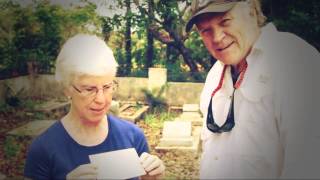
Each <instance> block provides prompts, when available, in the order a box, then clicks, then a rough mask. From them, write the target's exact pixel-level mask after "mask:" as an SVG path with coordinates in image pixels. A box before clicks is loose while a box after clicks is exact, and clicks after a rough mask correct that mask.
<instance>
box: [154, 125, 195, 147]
mask: <svg viewBox="0 0 320 180" xmlns="http://www.w3.org/2000/svg"><path fill="white" fill-rule="evenodd" d="M191 130H192V128H191V122H187V121H165V122H164V126H163V133H162V138H161V139H160V143H159V146H164V147H165V146H192V137H191Z"/></svg>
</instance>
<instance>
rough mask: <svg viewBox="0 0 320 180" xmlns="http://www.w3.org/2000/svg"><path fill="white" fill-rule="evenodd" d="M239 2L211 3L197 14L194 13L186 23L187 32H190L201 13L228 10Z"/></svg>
mask: <svg viewBox="0 0 320 180" xmlns="http://www.w3.org/2000/svg"><path fill="white" fill-rule="evenodd" d="M236 3H237V2H229V3H223V4H214V3H213V4H210V5H209V6H208V7H206V8H204V9H202V10H200V11H199V12H197V13H196V14H194V15H193V16H192V17H191V18H190V20H189V21H188V22H187V25H186V32H189V31H190V30H191V28H192V27H193V25H194V24H195V19H196V17H198V16H199V15H201V14H206V13H218V12H226V11H229V10H230V9H231V8H233V6H234V5H235V4H236Z"/></svg>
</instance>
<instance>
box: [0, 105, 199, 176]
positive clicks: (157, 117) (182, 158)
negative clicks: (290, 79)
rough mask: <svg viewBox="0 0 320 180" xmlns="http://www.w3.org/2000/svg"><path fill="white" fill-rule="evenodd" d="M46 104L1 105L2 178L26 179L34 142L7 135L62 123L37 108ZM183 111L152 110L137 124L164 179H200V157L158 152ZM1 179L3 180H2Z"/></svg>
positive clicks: (26, 138)
mask: <svg viewBox="0 0 320 180" xmlns="http://www.w3.org/2000/svg"><path fill="white" fill-rule="evenodd" d="M43 101H44V100H39V99H24V100H22V101H21V103H20V105H19V106H18V107H14V108H13V107H11V106H7V105H1V108H0V125H1V126H0V175H1V174H3V175H5V176H6V178H8V179H9V178H10V179H11V178H22V177H23V168H24V164H25V158H26V152H27V149H28V146H29V145H30V143H31V141H32V138H31V137H28V136H11V135H8V134H7V133H8V132H9V131H11V130H12V129H15V128H17V127H20V126H22V125H24V124H26V123H28V122H31V121H33V120H44V119H59V117H61V114H59V113H57V112H56V113H53V114H45V113H43V112H37V111H34V110H35V106H36V105H37V104H41V103H43ZM179 113H181V112H179V111H175V112H169V111H168V109H164V108H162V109H157V108H156V109H153V110H149V111H148V112H147V113H146V114H145V115H144V116H143V118H141V119H140V120H138V121H137V122H136V124H137V125H138V126H139V127H140V128H141V129H143V131H144V133H145V135H146V138H147V140H148V143H149V147H150V153H151V154H155V155H157V156H158V157H160V159H162V160H163V161H164V164H165V166H166V173H165V177H164V179H198V173H199V158H200V156H199V155H200V151H201V148H200V150H199V152H198V153H194V152H189V151H181V150H174V149H172V150H156V149H155V147H156V146H157V145H158V144H159V141H160V139H161V136H162V129H163V124H164V122H165V121H168V120H173V119H174V118H175V117H177V116H178V115H179ZM0 178H1V177H0Z"/></svg>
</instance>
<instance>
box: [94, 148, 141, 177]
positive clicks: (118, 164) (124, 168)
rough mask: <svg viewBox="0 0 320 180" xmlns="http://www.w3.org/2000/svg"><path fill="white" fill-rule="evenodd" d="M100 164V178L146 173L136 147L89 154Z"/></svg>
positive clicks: (136, 175)
mask: <svg viewBox="0 0 320 180" xmlns="http://www.w3.org/2000/svg"><path fill="white" fill-rule="evenodd" d="M89 158H90V161H91V163H93V164H96V165H97V166H98V179H128V178H133V177H138V176H142V175H145V174H146V172H145V171H144V169H143V167H142V165H141V163H140V160H139V156H138V154H137V151H136V150H135V149H134V148H129V149H122V150H117V151H111V152H105V153H100V154H93V155H89Z"/></svg>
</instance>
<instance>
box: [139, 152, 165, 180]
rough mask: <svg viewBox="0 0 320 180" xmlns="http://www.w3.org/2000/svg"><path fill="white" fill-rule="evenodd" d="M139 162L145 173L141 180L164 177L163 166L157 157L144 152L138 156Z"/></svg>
mask: <svg viewBox="0 0 320 180" xmlns="http://www.w3.org/2000/svg"><path fill="white" fill-rule="evenodd" d="M140 162H141V164H142V166H143V168H144V170H145V171H146V172H147V175H146V176H143V177H142V178H147V179H149V178H154V179H158V178H161V177H162V176H163V175H164V170H165V166H164V164H163V162H162V161H161V159H159V158H158V157H157V156H155V155H151V154H149V153H145V152H144V153H142V154H141V156H140Z"/></svg>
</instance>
